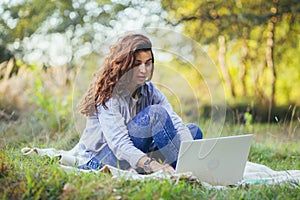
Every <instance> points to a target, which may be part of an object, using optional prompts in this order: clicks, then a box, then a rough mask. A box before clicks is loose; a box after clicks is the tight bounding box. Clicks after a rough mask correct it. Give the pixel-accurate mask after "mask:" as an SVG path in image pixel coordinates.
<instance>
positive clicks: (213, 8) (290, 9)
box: [162, 0, 300, 105]
mask: <svg viewBox="0 0 300 200" xmlns="http://www.w3.org/2000/svg"><path fill="white" fill-rule="evenodd" d="M162 5H163V8H164V9H165V10H166V11H167V12H168V17H167V21H168V22H169V23H170V24H173V25H177V24H181V25H183V27H184V33H186V34H187V35H189V36H190V37H192V38H193V39H194V40H195V41H197V42H199V43H200V44H202V45H209V48H208V53H209V55H210V56H211V57H212V58H213V60H214V61H215V63H216V64H220V63H219V60H218V59H219V56H220V55H219V48H220V46H219V44H218V39H219V37H220V36H224V37H225V41H226V44H225V45H226V53H225V54H226V61H225V62H226V63H225V64H226V68H227V69H226V70H227V71H228V73H229V76H230V78H231V79H232V82H233V86H232V88H230V86H228V85H226V89H227V91H226V92H227V93H226V94H227V96H228V100H229V102H234V101H236V100H237V99H238V98H244V100H247V98H245V97H250V98H252V99H253V101H255V102H257V103H259V104H262V105H266V104H269V99H270V96H271V95H272V92H274V91H272V78H273V77H272V76H273V74H272V73H273V72H272V70H271V69H269V68H267V59H268V58H267V57H266V52H267V45H270V44H272V47H273V63H274V66H275V71H276V74H277V76H276V77H275V82H276V83H275V84H276V85H275V102H276V103H277V105H289V104H293V103H296V104H299V103H300V102H299V99H300V96H299V92H296V91H295V90H297V88H299V86H298V83H300V79H299V77H300V76H299V74H300V70H299V69H300V68H299V67H298V65H299V63H300V60H299V56H296V55H299V53H300V47H299V42H298V41H299V37H300V36H299V29H300V24H299V17H300V12H299V8H300V7H299V3H298V2H297V1H296V0H292V1H265V2H261V1H251V2H249V1H244V0H241V1H204V0H203V1H202V0H200V1H179V0H178V1H170V0H163V1H162ZM270 22H272V23H273V24H274V27H275V31H274V35H272V36H274V38H275V40H274V41H269V39H268V37H269V36H270V34H273V33H270V32H269V29H268V24H270ZM243 73H244V77H243V76H242V75H243ZM223 75H224V74H223ZM224 77H225V75H224ZM243 81H244V83H243ZM243 84H245V85H243ZM244 86H245V88H244ZM232 89H235V90H236V96H232V95H231V92H230V90H232Z"/></svg>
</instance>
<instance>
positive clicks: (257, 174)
mask: <svg viewBox="0 0 300 200" xmlns="http://www.w3.org/2000/svg"><path fill="white" fill-rule="evenodd" d="M21 151H22V153H23V154H24V155H29V154H31V153H32V152H35V153H37V154H38V155H41V156H48V157H50V158H54V157H59V163H60V166H61V168H63V169H65V170H67V171H74V170H76V171H78V172H95V173H99V172H106V173H111V174H112V176H113V177H114V178H124V179H127V180H145V179H153V178H156V179H163V178H171V179H175V180H179V179H182V178H184V179H189V180H192V181H198V182H201V181H200V180H197V178H196V177H194V176H193V175H192V173H184V174H175V175H170V174H166V173H163V172H162V171H158V172H156V173H152V174H149V175H141V174H138V173H137V172H136V171H135V170H121V169H117V168H115V167H112V166H105V167H104V168H102V169H101V170H100V171H95V170H81V169H78V168H76V166H77V165H78V164H82V163H83V162H84V161H83V160H81V158H80V156H76V155H75V154H76V153H74V152H73V151H72V150H71V151H63V150H56V149H54V148H47V149H39V148H28V147H26V148H23V149H22V150H21ZM285 182H290V183H292V184H296V185H297V184H300V170H285V171H275V170H272V169H271V168H269V167H267V166H265V165H261V164H257V163H253V162H249V161H248V162H247V163H246V167H245V171H244V176H243V179H242V180H241V181H240V182H239V183H237V186H238V185H244V184H281V183H285ZM201 184H203V185H206V186H210V185H209V184H208V183H203V182H201ZM221 188H222V187H221Z"/></svg>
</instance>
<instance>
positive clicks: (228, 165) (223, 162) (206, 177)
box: [176, 134, 253, 185]
mask: <svg viewBox="0 0 300 200" xmlns="http://www.w3.org/2000/svg"><path fill="white" fill-rule="evenodd" d="M252 137H253V134H247V135H237V136H227V137H219V138H207V139H201V140H192V141H183V142H182V143H181V146H180V149H179V154H178V160H177V165H176V174H178V173H184V172H192V174H193V175H194V176H196V177H197V178H198V179H199V180H200V181H203V182H206V183H209V184H211V185H234V184H236V183H237V182H238V181H240V180H242V178H243V173H244V169H245V165H246V162H247V159H248V155H249V151H250V146H251V141H252Z"/></svg>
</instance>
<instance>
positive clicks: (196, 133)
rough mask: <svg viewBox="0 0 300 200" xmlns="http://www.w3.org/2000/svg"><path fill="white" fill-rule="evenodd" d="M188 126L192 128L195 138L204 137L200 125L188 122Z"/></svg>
mask: <svg viewBox="0 0 300 200" xmlns="http://www.w3.org/2000/svg"><path fill="white" fill-rule="evenodd" d="M186 127H188V129H189V130H190V132H191V134H192V137H193V138H194V140H198V139H202V138H203V133H202V131H201V129H200V127H199V126H198V125H196V124H192V123H191V124H187V125H186Z"/></svg>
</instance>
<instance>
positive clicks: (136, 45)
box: [78, 34, 154, 116]
mask: <svg viewBox="0 0 300 200" xmlns="http://www.w3.org/2000/svg"><path fill="white" fill-rule="evenodd" d="M138 51H150V52H151V55H152V65H153V63H154V57H153V52H152V43H151V41H150V40H149V38H148V37H146V36H145V35H142V34H127V35H125V36H123V37H121V38H119V40H118V41H117V43H116V44H115V45H113V46H111V47H110V53H109V55H108V56H107V57H106V59H105V60H104V67H103V68H102V69H101V70H100V71H99V73H98V74H96V76H97V77H96V81H93V82H92V83H91V84H90V85H89V89H88V90H87V92H86V94H85V95H84V96H83V98H82V100H81V102H80V103H79V105H78V110H79V112H80V113H81V114H83V115H85V116H91V115H93V114H95V113H96V112H97V105H98V104H101V105H102V106H103V107H104V108H105V109H108V107H107V106H106V104H105V103H106V102H107V101H108V100H109V99H110V98H111V97H112V94H113V90H114V88H115V86H116V84H117V83H118V81H120V79H121V77H122V76H123V75H124V74H125V73H126V72H128V71H129V70H130V69H132V68H133V67H134V66H133V65H134V62H135V56H136V53H137V52H138ZM153 69H154V65H153V67H152V71H151V75H150V77H149V78H148V80H151V78H152V74H153Z"/></svg>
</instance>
